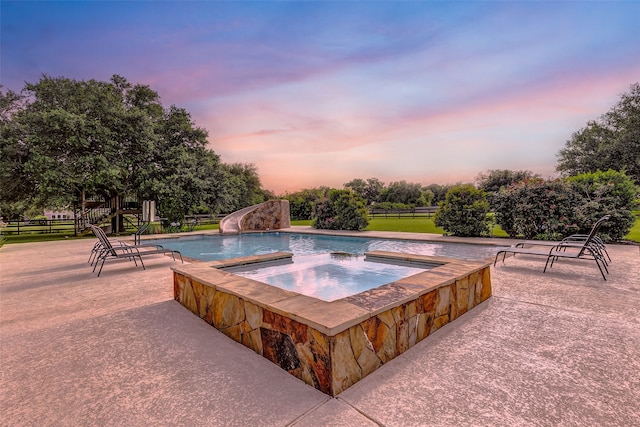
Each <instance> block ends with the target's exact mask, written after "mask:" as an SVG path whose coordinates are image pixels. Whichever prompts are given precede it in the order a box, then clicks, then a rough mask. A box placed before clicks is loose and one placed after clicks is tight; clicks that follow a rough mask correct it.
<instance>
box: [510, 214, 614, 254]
mask: <svg viewBox="0 0 640 427" xmlns="http://www.w3.org/2000/svg"><path fill="white" fill-rule="evenodd" d="M609 218H610V216H609V215H605V216H603V217H602V218H600V219H599V220H598V221H596V222H595V224H593V227H591V231H590V232H589V234H572V235H570V236H567V237H565V238H564V239H562V241H546V240H525V241H524V242H519V243H517V244H516V245H515V246H516V247H517V248H520V247H521V248H524V247H531V246H547V247H553V246H557V245H558V244H560V243H573V244H578V245H581V244H582V242H584V241H585V240H586V239H587V238H589V236H592V244H593V247H594V249H596V250H598V251H600V253H601V255H602V260H603V261H604V262H605V263H606V265H609V263H610V262H611V257H610V256H609V252H607V247H606V245H605V243H604V241H603V240H602V239H601V238H600V237H599V236H598V235H597V233H598V230H599V229H600V227H601V226H602V224H603V223H604V222H606V221H607V220H608V219H609ZM568 247H571V245H568V246H564V247H563V248H564V249H566V248H568Z"/></svg>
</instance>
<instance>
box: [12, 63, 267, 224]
mask: <svg viewBox="0 0 640 427" xmlns="http://www.w3.org/2000/svg"><path fill="white" fill-rule="evenodd" d="M24 93H25V94H26V98H25V99H26V100H25V102H24V105H19V102H18V101H17V100H16V99H15V98H16V97H15V95H12V94H10V93H8V94H7V95H3V96H2V98H1V101H2V104H1V105H0V107H1V111H2V112H3V116H2V117H3V119H2V120H3V121H2V123H1V124H0V125H1V126H2V128H1V130H2V132H3V135H4V134H6V135H7V138H6V139H5V138H4V137H3V146H2V152H3V154H5V153H6V154H7V155H6V156H4V155H3V157H2V159H0V161H1V162H2V163H1V166H2V168H1V169H2V171H3V172H2V175H1V176H0V179H2V180H3V181H6V180H9V179H11V180H15V181H18V182H21V185H22V186H24V187H25V188H28V189H29V190H30V191H29V193H30V195H32V197H29V196H27V195H26V194H25V193H26V191H24V190H21V191H14V190H2V191H3V194H2V195H3V206H4V204H5V203H4V202H5V199H4V196H5V194H7V195H10V198H11V199H12V200H13V199H16V200H22V201H23V202H25V201H28V203H34V204H35V205H36V206H39V207H41V208H42V207H45V206H50V207H68V206H71V205H72V204H73V203H74V202H76V201H77V200H80V201H81V203H82V205H83V207H84V201H85V198H86V196H87V195H92V196H96V195H99V196H102V197H104V198H105V199H107V200H111V207H112V209H114V212H115V213H116V219H115V221H114V225H115V231H116V232H117V231H118V229H119V228H121V225H122V218H123V217H122V211H121V210H120V208H122V206H121V205H120V203H121V202H122V200H124V198H125V197H131V198H133V199H137V200H141V199H142V198H148V199H155V200H158V206H159V208H160V211H161V214H163V215H164V214H166V216H168V217H171V218H172V219H180V218H181V217H182V216H184V215H185V214H186V213H188V212H189V210H191V209H195V208H196V207H202V205H205V207H206V208H207V209H210V210H214V211H217V210H218V209H223V208H226V207H231V206H233V205H235V204H236V200H235V199H230V198H228V194H230V193H231V192H230V191H228V190H229V189H230V188H231V185H232V184H233V183H232V182H231V180H232V179H231V178H232V177H233V176H232V174H230V173H227V171H226V170H224V169H223V167H222V165H221V164H220V161H219V157H218V156H217V155H216V154H215V153H214V152H213V151H211V150H208V149H207V148H206V144H207V133H206V131H204V130H203V129H200V128H197V127H196V126H195V124H194V123H193V122H192V121H191V118H190V116H189V114H188V113H187V112H186V111H185V110H184V109H180V108H177V107H175V106H172V107H171V108H169V109H167V110H165V108H164V107H163V106H162V104H161V102H160V97H159V95H158V94H157V93H156V92H154V91H153V90H151V89H150V88H149V87H148V86H144V85H132V84H130V83H129V82H127V80H126V79H125V78H124V77H121V76H117V75H115V76H113V77H112V79H111V81H110V82H99V81H95V80H89V81H77V80H73V79H68V78H64V77H59V78H51V77H48V76H43V77H42V79H41V80H40V81H39V82H38V83H35V84H31V83H27V84H26V86H25V89H24ZM18 163H19V164H21V165H22V167H21V168H16V167H15V165H16V164H18ZM253 172H254V175H255V171H253ZM250 175H251V173H245V175H244V178H243V181H242V182H243V184H245V186H246V182H248V181H249V179H247V178H246V177H247V176H250ZM258 182H259V181H258ZM10 192H11V194H9V193H10ZM83 210H84V209H83ZM163 211H164V212H163Z"/></svg>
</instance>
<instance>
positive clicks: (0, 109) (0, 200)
mask: <svg viewBox="0 0 640 427" xmlns="http://www.w3.org/2000/svg"><path fill="white" fill-rule="evenodd" d="M1 88H2V86H0V89H1ZM23 102H24V97H23V96H21V95H20V94H17V93H15V92H13V91H7V92H6V93H3V92H2V91H0V216H3V217H4V218H5V219H13V218H19V217H21V216H22V214H23V212H24V211H25V210H26V209H27V207H28V205H29V203H30V199H31V195H32V194H33V191H34V186H35V183H34V182H33V180H32V179H31V177H30V176H29V175H28V174H27V173H26V171H25V170H24V164H25V162H26V160H27V158H28V154H29V151H28V149H27V146H26V144H25V143H24V141H23V138H22V132H21V129H20V125H19V123H18V122H17V120H15V119H14V117H15V115H16V114H18V113H19V112H20V111H21V110H22V108H23Z"/></svg>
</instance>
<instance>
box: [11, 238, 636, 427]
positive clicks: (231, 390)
mask: <svg viewBox="0 0 640 427" xmlns="http://www.w3.org/2000/svg"><path fill="white" fill-rule="evenodd" d="M360 234H361V235H362V234H363V233H360ZM366 234H370V235H372V236H387V237H393V236H394V233H373V232H371V233H366ZM402 236H403V237H407V236H408V235H407V234H406V233H403V234H402ZM411 237H416V238H427V239H429V238H433V239H437V240H445V239H446V238H443V237H440V236H428V235H421V234H417V235H411ZM492 241H493V242H495V240H492ZM93 243H94V240H92V239H88V240H73V241H58V242H46V243H29V244H19V245H5V246H4V247H3V248H1V249H0V367H1V371H2V374H1V380H0V425H7V426H15V425H20V426H28V425H38V426H45V425H55V426H66V425H69V426H71V425H73V426H77V425H100V426H107V425H112V426H121V425H129V426H138V425H172V426H173V425H176V426H178V425H224V426H232V425H238V426H244V425H260V426H329V425H340V426H376V425H383V426H411V425H415V426H431V425H434V426H435V425H438V426H446V425H452V426H453V425H476V426H477V425H487V426H489V425H490V426H495V425H519V426H526V425H538V426H539V425H553V426H557V425H581V426H589V425H594V426H596V425H597V426H607V425H609V426H614V425H640V404H639V403H638V402H640V310H639V309H638V307H640V252H639V251H638V248H637V247H634V246H624V245H609V252H610V254H611V257H612V259H613V262H612V264H611V268H610V271H611V274H610V275H609V276H608V281H607V282H604V281H603V280H602V278H601V277H600V274H599V272H598V270H597V269H596V267H595V265H593V263H589V262H575V261H570V260H561V261H559V262H558V263H556V264H555V265H554V267H553V269H551V271H548V272H547V273H546V274H542V268H543V266H544V260H542V259H541V258H533V257H524V256H522V257H521V256H518V258H517V259H515V260H514V259H507V261H506V263H505V264H501V263H499V264H498V265H497V267H496V268H494V267H491V275H492V286H493V297H492V298H490V299H489V300H488V301H486V302H484V303H483V304H481V306H479V307H477V308H476V309H475V310H473V311H471V312H469V313H466V314H464V315H463V316H462V317H461V318H460V319H459V320H457V321H456V322H454V323H451V324H448V325H446V326H444V327H443V328H441V329H440V330H438V331H437V332H435V333H434V334H433V335H431V336H429V337H428V338H427V339H425V340H424V341H422V342H420V343H418V344H416V345H415V346H414V347H413V348H412V349H411V351H409V352H407V353H404V354H402V355H401V356H399V357H398V358H396V359H394V360H393V361H391V362H389V363H388V364H387V365H385V366H383V367H382V368H381V369H379V370H378V371H376V372H374V373H372V374H371V375H369V376H367V377H366V378H364V379H363V380H362V381H360V382H359V383H357V384H356V385H354V386H353V387H351V388H349V389H348V390H346V391H345V392H343V393H342V394H340V395H339V396H338V397H337V398H329V397H328V396H326V395H324V394H323V393H321V392H319V391H317V390H315V389H314V388H312V387H310V386H308V385H306V384H305V383H303V382H302V381H300V380H298V379H296V378H294V377H292V376H291V375H289V374H288V373H286V372H284V371H282V370H281V369H280V368H279V367H277V366H275V365H273V364H272V363H271V362H269V361H267V360H266V359H263V358H261V357H259V356H257V355H256V354H255V353H253V352H252V351H251V350H249V349H247V348H246V347H243V346H242V345H240V344H237V343H236V342H234V341H232V340H231V339H229V338H227V337H226V336H225V335H223V334H222V333H220V332H218V331H216V330H215V329H213V328H211V327H210V326H209V325H207V324H206V323H205V322H203V321H202V320H200V319H199V318H198V317H197V316H194V315H193V314H192V313H190V312H189V311H187V310H186V309H185V308H183V307H182V306H181V305H180V304H179V303H177V302H176V301H174V300H173V284H172V274H171V271H170V269H169V267H170V266H171V265H174V263H173V262H172V261H171V259H170V258H167V257H163V256H158V257H147V258H145V265H146V266H147V269H146V270H142V269H141V268H139V267H138V268H136V267H134V265H133V263H130V262H127V261H122V262H111V263H110V264H108V265H106V266H105V268H104V270H103V272H102V275H101V276H100V277H99V278H98V277H96V275H95V274H93V273H92V272H91V268H90V267H89V265H88V264H87V258H88V254H89V251H90V249H91V247H92V246H93ZM479 331H482V333H479Z"/></svg>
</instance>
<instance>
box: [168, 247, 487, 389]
mask: <svg viewBox="0 0 640 427" xmlns="http://www.w3.org/2000/svg"><path fill="white" fill-rule="evenodd" d="M367 256H375V257H382V258H387V259H393V260H397V261H407V262H426V263H430V264H434V263H435V264H437V265H438V266H437V267H435V268H432V269H431V270H428V271H424V272H422V273H418V274H415V275H413V276H409V277H406V278H403V279H400V280H397V281H394V282H392V283H389V284H386V285H383V286H380V287H378V288H375V289H372V290H369V291H365V292H362V293H360V294H356V295H353V296H350V297H346V298H342V299H340V300H337V301H332V302H326V301H322V300H319V299H316V298H312V297H308V296H305V295H301V294H298V293H295V292H291V291H287V290H283V289H279V288H276V287H272V286H269V285H267V284H264V283H261V282H257V281H255V280H251V279H246V278H243V277H240V276H237V275H235V274H232V273H229V272H225V271H223V270H221V268H224V267H230V266H238V265H245V264H251V263H256V262H263V261H273V260H278V259H283V258H287V257H291V254H288V253H281V252H280V253H274V254H267V255H256V256H248V257H242V258H234V259H230V260H222V261H211V262H203V263H194V264H191V265H184V266H182V265H181V266H178V267H174V268H173V271H174V297H175V299H176V301H178V302H180V303H181V304H182V305H183V306H185V307H186V308H187V309H189V310H190V311H192V312H193V313H195V314H196V315H198V316H199V317H200V318H202V319H203V320H204V321H205V322H207V323H209V324H210V325H212V326H213V327H215V328H216V329H218V330H219V331H221V332H222V333H224V334H225V335H227V336H228V337H230V338H231V339H234V340H235V341H237V342H239V343H241V344H243V345H245V346H246V347H249V348H251V349H252V350H253V351H255V352H256V353H257V354H259V355H261V356H263V357H265V358H267V359H269V360H270V361H272V362H273V363H275V364H276V365H278V366H280V367H281V368H282V369H284V370H286V371H287V372H289V373H290V374H292V375H294V376H296V377H297V378H299V379H301V380H302V381H304V382H306V383H307V384H309V385H311V386H313V387H315V388H316V389H318V390H320V391H322V392H323V393H326V394H328V395H330V396H337V395H338V394H340V393H341V392H342V391H344V390H346V389H347V388H348V387H350V386H352V385H353V384H355V383H356V382H358V381H359V380H361V379H362V378H364V377H365V376H367V375H369V374H370V373H371V372H373V371H375V370H376V369H378V368H379V367H380V366H382V365H383V364H385V363H387V362H389V361H390V360H392V359H394V358H395V357H397V356H399V355H400V354H402V353H404V352H405V351H407V350H409V349H410V348H411V347H413V346H414V345H415V344H416V343H418V342H420V341H422V340H424V339H425V338H427V337H428V336H429V334H431V333H433V332H434V331H436V330H438V329H439V328H440V327H442V326H444V325H445V324H447V323H449V322H452V321H454V320H455V319H457V318H458V317H460V316H461V315H463V314H464V313H466V312H467V311H469V310H471V309H473V308H474V307H476V306H477V305H478V304H480V303H482V302H483V301H485V300H486V299H488V298H489V297H490V296H491V279H490V274H489V265H490V263H487V262H484V261H466V260H459V259H450V258H441V257H431V256H421V255H408V254H401V253H393V252H382V251H376V252H371V253H368V254H367Z"/></svg>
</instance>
